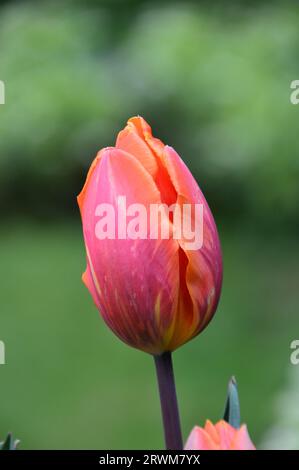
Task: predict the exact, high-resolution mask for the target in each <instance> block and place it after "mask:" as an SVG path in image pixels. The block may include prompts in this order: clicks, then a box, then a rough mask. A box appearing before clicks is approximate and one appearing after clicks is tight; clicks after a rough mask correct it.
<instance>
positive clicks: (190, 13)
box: [0, 0, 299, 449]
mask: <svg viewBox="0 0 299 470" xmlns="http://www.w3.org/2000/svg"><path fill="white" fill-rule="evenodd" d="M298 24H299V7H298V5H296V4H295V2H288V1H286V2H275V1H274V2H273V1H272V2H266V1H264V2H250V3H249V2H241V1H239V2H238V1H233V0H230V1H229V2H225V1H222V2H221V1H216V2H213V4H211V2H210V3H209V2H204V1H203V2H200V1H198V2H188V1H184V2H172V1H168V2H163V1H160V2H155V1H142V0H139V1H137V0H136V1H129V0H127V1H113V0H111V1H108V0H107V1H96V0H87V1H83V0H81V1H79V0H78V1H70V0H69V1H68V0H63V1H57V2H56V1H50V0H48V1H45V2H37V1H36V2H33V1H31V2H27V1H23V2H21V1H20V2H18V1H4V2H3V1H2V2H0V79H1V80H3V81H4V82H5V85H6V104H5V105H1V106H0V204H1V222H0V224H1V226H0V260H1V271H0V286H1V287H0V306H1V315H0V340H2V341H4V343H5V346H6V362H7V364H6V365H4V366H0V384H1V386H0V437H4V435H5V434H6V432H7V431H9V430H12V431H13V432H14V434H15V435H16V436H17V437H18V438H20V439H21V441H22V443H21V448H23V449H41V448H52V449H53V448H71V449H76V448H97V449H105V448H107V449H113V448H118V449H124V448H144V449H146V448H161V447H163V435H162V426H161V418H160V410H159V401H158V394H157V390H156V383H155V374H154V367H153V364H152V362H153V361H152V359H151V358H150V357H149V356H147V355H145V354H143V353H141V352H139V351H135V350H133V349H130V348H128V347H127V346H125V345H123V344H122V343H121V342H120V341H119V340H117V339H116V338H115V337H114V336H113V334H112V333H111V332H110V331H109V330H108V329H107V328H106V327H105V326H104V324H103V322H102V321H101V320H100V319H99V316H98V313H97V311H96V309H95V307H94V305H93V302H92V299H91V297H90V295H89V294H88V292H87V290H86V289H85V287H84V286H83V284H82V283H81V279H80V278H81V273H82V271H83V270H84V267H85V259H84V258H85V255H84V245H83V241H82V233H81V224H80V218H79V213H78V209H77V206H76V199H75V197H76V194H78V193H79V191H80V189H81V187H82V185H83V182H84V179H85V176H86V171H87V169H88V167H89V165H90V162H91V161H92V159H93V158H94V155H95V153H96V152H97V150H98V149H100V148H101V147H104V146H109V145H113V143H114V141H115V137H116V134H117V132H118V131H119V130H120V129H121V128H122V127H123V126H124V125H125V122H126V120H127V119H128V118H129V117H130V116H132V115H136V114H140V115H142V116H144V117H145V119H146V120H148V122H149V123H150V124H151V125H152V128H153V132H154V134H155V135H156V136H158V137H159V138H161V139H162V140H163V141H164V142H166V143H168V144H170V145H172V146H173V147H175V148H176V150H177V151H178V152H179V153H180V154H181V156H182V157H183V159H184V160H185V161H186V163H187V164H188V165H189V167H190V169H191V170H192V172H193V173H194V175H195V177H196V178H197V180H198V182H199V184H200V186H201V188H202V189H203V191H204V193H205V195H206V197H207V199H208V202H209V204H210V207H211V209H212V211H213V213H214V215H215V218H216V222H217V225H218V229H219V233H220V238H221V242H222V248H223V256H224V285H223V293H222V297H221V301H220V305H219V308H218V312H217V314H216V316H215V318H214V320H213V321H212V323H211V324H210V326H209V327H208V329H207V330H206V331H205V332H204V333H203V334H202V335H200V336H199V337H198V338H196V339H195V340H194V341H192V342H190V343H189V344H187V345H185V346H184V347H182V348H181V349H180V350H179V351H177V352H176V353H175V355H174V363H175V370H176V377H177V388H178V394H179V402H180V405H181V417H182V422H183V432H184V438H186V437H187V435H188V433H189V432H190V430H191V428H192V427H193V426H194V425H195V424H200V425H202V424H203V423H204V421H205V419H206V418H210V419H212V420H218V419H219V418H220V417H221V416H222V412H223V407H224V400H225V394H226V386H227V381H228V379H229V377H230V376H231V375H232V374H235V375H236V377H237V380H238V383H239V391H240V398H241V411H242V418H243V421H245V422H246V423H247V424H248V427H249V431H250V434H251V437H252V439H253V441H254V442H255V443H256V444H257V445H260V446H262V445H263V437H264V435H265V433H266V432H269V429H271V428H272V426H275V419H276V411H275V403H276V398H277V396H279V394H280V393H282V391H283V390H284V389H285V388H287V387H288V376H289V373H290V369H291V373H292V374H297V375H298V374H299V366H298V372H297V370H296V367H294V366H290V361H289V356H290V342H291V341H292V340H293V339H296V335H297V337H298V334H299V316H298V280H299V266H298V255H299V247H298V228H299V222H298V206H299V205H298V199H299V184H298V177H299V158H298V156H299V155H298V154H299V152H298V144H299V120H298V116H299V114H298V113H299V106H294V105H291V104H290V91H291V90H290V83H291V81H292V80H295V79H299V63H298V50H299V28H298ZM294 432H297V433H298V435H299V423H298V429H297V430H295V431H294Z"/></svg>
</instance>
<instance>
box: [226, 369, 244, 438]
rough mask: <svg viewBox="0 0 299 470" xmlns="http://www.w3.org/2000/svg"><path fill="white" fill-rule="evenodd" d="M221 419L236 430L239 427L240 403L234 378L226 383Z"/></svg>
mask: <svg viewBox="0 0 299 470" xmlns="http://www.w3.org/2000/svg"><path fill="white" fill-rule="evenodd" d="M223 419H224V420H225V421H227V422H228V423H229V424H230V425H231V426H233V427H234V428H236V429H238V428H239V427H240V426H241V417H240V402H239V395H238V387H237V382H236V379H235V377H232V378H231V379H230V381H229V383H228V391H227V399H226V405H225V410H224V417H223Z"/></svg>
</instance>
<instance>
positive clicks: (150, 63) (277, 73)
mask: <svg viewBox="0 0 299 470" xmlns="http://www.w3.org/2000/svg"><path fill="white" fill-rule="evenodd" d="M124 3H125V4H126V2H112V5H111V4H110V7H109V2H103V3H101V2H87V3H83V2H78V1H77V2H70V1H64V2H45V3H40V4H39V5H38V7H37V6H36V3H35V2H31V3H30V2H29V3H27V2H24V3H21V4H19V3H16V4H14V3H12V4H8V5H7V6H5V7H3V8H2V10H1V16H0V54H1V65H0V75H1V78H2V79H3V80H4V81H5V83H6V94H7V97H6V101H7V104H6V105H5V107H3V106H2V107H1V109H0V118H1V120H0V125H1V139H0V188H1V189H0V190H1V200H2V201H4V200H5V201H6V203H5V206H6V208H8V209H10V205H11V204H12V205H13V204H15V205H18V206H19V207H20V204H21V207H22V206H24V207H26V208H28V207H29V210H32V211H34V209H37V207H36V206H38V205H41V206H42V207H44V206H45V205H46V206H50V207H52V208H53V207H56V206H57V204H58V203H59V205H60V206H61V207H63V208H70V205H71V202H70V201H71V200H72V199H71V198H70V194H72V195H73V194H75V193H76V192H78V191H79V189H80V186H81V184H82V180H83V177H84V171H83V170H84V169H86V168H87V167H88V166H89V164H90V161H91V159H92V158H93V157H94V155H95V153H96V151H97V150H98V149H99V148H101V147H103V146H107V145H112V144H113V143H114V141H115V133H116V131H117V130H118V129H120V128H121V127H123V125H124V123H125V121H126V120H127V118H128V117H129V116H130V115H134V114H141V115H143V116H144V117H145V118H147V119H148V120H149V121H150V123H152V125H153V129H154V131H155V132H156V134H158V135H159V136H160V137H161V138H163V139H164V140H165V141H166V142H167V143H169V144H170V145H173V146H174V147H176V148H177V149H178V151H179V152H180V153H181V154H182V156H183V158H184V159H185V161H186V162H187V163H188V164H189V165H190V167H191V169H192V170H193V172H194V173H195V175H196V176H197V177H198V180H199V182H200V184H201V185H202V186H203V189H204V190H206V191H207V195H208V196H209V199H210V201H211V203H212V205H213V204H214V205H215V206H216V207H217V208H218V210H219V211H220V212H221V211H224V212H225V214H226V215H233V216H235V214H236V213H237V214H238V215H240V214H243V215H244V214H245V216H246V217H247V216H248V213H249V215H250V216H254V217H255V218H259V219H261V220H267V221H268V222H270V220H271V219H272V220H273V219H274V220H275V221H276V220H277V218H278V219H279V222H285V221H288V222H292V223H294V224H296V221H295V214H296V209H297V202H298V196H299V194H298V192H299V187H298V184H297V182H298V176H299V166H298V109H297V108H296V107H295V106H291V105H290V101H289V96H290V82H291V81H292V80H293V79H295V78H296V73H297V70H298V68H297V51H298V45H299V30H298V21H299V9H298V6H296V5H295V4H288V3H287V2H286V3H284V4H283V5H275V4H274V5H270V4H268V3H266V4H261V5H259V6H256V7H255V8H249V7H247V6H246V5H244V6H243V8H242V7H241V6H240V5H239V4H238V3H237V4H234V3H232V4H230V7H228V8H226V6H225V7H224V6H223V4H222V3H220V4H219V7H218V9H217V8H213V9H211V8H208V7H207V6H206V5H205V4H203V5H201V4H200V3H197V4H196V3H188V2H186V3H185V2H178V3H176V4H175V3H173V4H172V2H168V3H166V4H165V3H164V4H162V5H161V6H158V5H157V4H156V3H155V2H154V3H153V4H151V3H149V2H144V4H142V2H141V3H140V2H139V4H138V8H137V6H136V2H135V3H134V2H133V4H132V3H130V2H128V4H127V10H126V11H127V14H126V15H124V16H119V14H117V8H120V12H122V9H121V5H122V6H123V7H124ZM137 3H138V2H137ZM116 4H119V5H118V6H117V8H116V6H115V5H116ZM113 6H114V7H113ZM133 7H134V8H133ZM123 9H124V8H123ZM53 182H55V183H54V184H53ZM36 194H39V198H38V200H37V198H36ZM232 201H233V203H232ZM7 202H9V204H7ZM24 207H23V208H24ZM274 207H275V210H274Z"/></svg>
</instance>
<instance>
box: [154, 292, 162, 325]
mask: <svg viewBox="0 0 299 470" xmlns="http://www.w3.org/2000/svg"><path fill="white" fill-rule="evenodd" d="M160 320H161V292H159V294H158V295H157V298H156V302H155V321H156V323H157V325H158V327H159V326H160Z"/></svg>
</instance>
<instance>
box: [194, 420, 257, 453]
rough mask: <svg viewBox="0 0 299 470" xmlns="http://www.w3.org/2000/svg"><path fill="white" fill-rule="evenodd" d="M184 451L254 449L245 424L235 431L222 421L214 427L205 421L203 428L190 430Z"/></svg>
mask: <svg viewBox="0 0 299 470" xmlns="http://www.w3.org/2000/svg"><path fill="white" fill-rule="evenodd" d="M185 450H255V447H254V445H253V443H252V442H251V439H250V437H249V434H248V431H247V427H246V425H245V424H243V425H242V426H241V427H240V428H239V429H236V428H234V427H233V426H231V425H230V424H229V423H227V422H226V421H224V420H221V421H218V423H216V424H215V425H214V424H212V423H211V421H209V420H207V421H206V424H205V426H204V428H201V427H200V426H195V427H194V428H193V429H192V431H191V433H190V435H189V437H188V439H187V442H186V445H185Z"/></svg>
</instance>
